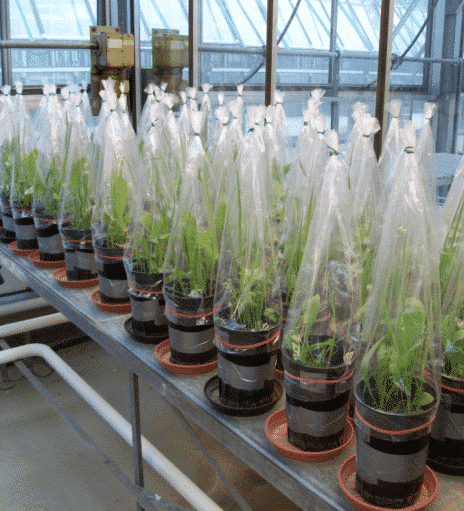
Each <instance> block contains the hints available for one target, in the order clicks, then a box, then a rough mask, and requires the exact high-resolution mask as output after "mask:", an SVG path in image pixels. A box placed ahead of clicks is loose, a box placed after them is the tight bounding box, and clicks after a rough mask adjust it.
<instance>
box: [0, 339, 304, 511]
mask: <svg viewBox="0 0 464 511" xmlns="http://www.w3.org/2000/svg"><path fill="white" fill-rule="evenodd" d="M43 341H44V342H46V340H45V339H44V340H43ZM58 354H59V355H60V356H61V357H62V358H63V359H64V360H65V361H66V363H68V364H69V365H70V366H71V367H72V368H73V369H74V370H75V371H76V372H77V373H78V374H79V375H80V376H81V377H82V378H83V379H84V380H85V381H86V382H87V383H89V384H90V385H91V386H92V387H93V388H94V389H95V390H96V391H97V392H98V393H100V394H101V396H102V397H103V398H104V399H106V400H107V401H108V402H109V403H110V404H111V405H112V406H113V407H114V408H115V409H116V410H117V411H118V412H119V413H121V414H122V415H123V416H124V417H126V418H127V419H128V420H130V407H129V373H128V371H127V369H126V368H125V367H124V366H123V365H122V364H121V363H119V362H118V361H117V360H116V359H114V358H113V357H112V356H111V355H109V354H108V353H107V352H106V351H105V350H104V349H103V348H101V347H99V346H98V345H97V344H96V343H95V342H93V341H92V340H88V341H85V342H82V343H79V344H77V345H75V346H72V347H68V348H64V349H62V350H60V351H59V352H58ZM32 362H33V365H32V366H31V365H29V367H32V369H33V371H34V373H35V374H37V375H39V380H40V381H41V383H42V384H43V385H44V386H45V387H46V388H47V389H48V390H49V391H50V392H51V394H52V395H53V396H54V397H55V398H56V399H57V400H58V402H59V403H60V404H61V405H62V406H63V407H64V408H65V410H66V411H67V412H68V413H69V414H70V415H71V416H72V417H73V418H74V419H75V420H76V421H77V422H78V423H79V424H80V425H81V426H82V427H83V429H84V430H85V431H86V432H87V433H88V434H89V435H90V436H91V437H92V438H93V440H95V441H96V442H97V444H98V445H99V446H100V448H101V449H103V450H104V451H105V452H106V454H108V455H109V456H110V457H111V458H112V459H113V460H114V461H115V462H116V463H117V464H118V465H119V467H120V468H121V469H122V470H123V471H124V472H125V473H126V474H127V475H128V476H129V477H131V478H132V477H133V464H132V450H131V448H130V447H129V446H128V445H127V444H126V443H125V442H124V441H123V440H122V439H121V438H120V437H119V436H118V435H117V434H116V433H114V431H113V430H112V429H111V428H110V427H109V426H108V425H107V424H106V423H105V422H104V421H103V420H102V419H101V418H100V417H99V416H98V415H97V414H96V413H95V412H94V411H93V410H92V409H91V408H90V407H89V406H88V405H87V404H85V403H84V401H83V400H82V399H81V398H80V397H79V396H78V395H77V394H76V393H75V392H74V391H73V390H72V389H71V388H70V387H69V386H68V385H67V384H66V383H64V382H63V380H62V379H61V378H60V377H59V376H58V375H57V374H56V373H52V374H49V375H47V374H48V373H49V372H50V371H49V369H48V367H47V366H46V365H45V364H44V363H43V362H41V361H40V360H36V359H32ZM8 377H9V379H10V380H15V382H14V384H7V383H5V382H4V381H3V382H2V383H0V389H1V392H0V399H1V407H2V420H1V428H0V452H1V456H0V472H1V474H2V477H1V478H0V510H2V511H3V510H4V511H110V510H111V511H129V510H132V509H134V510H135V509H136V506H135V500H134V499H133V498H132V497H131V496H130V495H129V494H128V493H126V491H125V489H124V488H123V487H122V486H120V484H119V483H118V482H117V481H116V479H115V478H114V476H113V475H112V474H111V473H110V472H109V471H108V470H107V469H106V468H105V467H104V466H103V465H102V464H101V462H100V461H99V460H98V459H97V458H96V457H95V455H94V454H93V453H92V452H91V451H90V450H89V449H88V448H87V447H86V446H85V445H84V444H83V443H82V442H81V440H80V438H79V437H78V436H77V435H76V434H75V432H74V431H73V430H72V429H71V428H70V427H69V426H68V425H67V424H66V423H65V422H64V421H63V420H62V419H61V418H60V417H59V415H58V414H57V413H56V412H55V410H54V409H53V408H52V407H51V406H50V405H49V404H48V403H47V401H45V399H44V398H42V396H40V394H38V392H37V391H36V390H35V389H34V388H33V387H32V386H31V384H30V383H29V382H28V381H27V380H25V379H24V378H22V376H21V373H19V371H18V370H17V369H16V368H15V367H14V366H9V367H8ZM9 387H11V388H9ZM140 400H141V407H142V408H141V413H142V419H141V421H142V434H143V435H144V436H145V437H146V438H147V439H148V440H149V441H150V442H152V443H153V445H154V446H155V447H157V448H158V449H159V450H160V451H161V452H162V453H163V454H164V455H165V456H167V457H168V458H169V459H170V460H171V461H172V462H173V463H174V464H176V465H177V466H178V467H179V468H180V469H181V470H182V471H183V472H184V473H185V474H187V475H188V476H189V477H190V478H191V479H192V480H193V481H194V482H195V483H196V484H197V485H198V486H200V487H201V488H202V489H203V491H205V492H206V493H207V494H208V495H210V496H211V497H212V498H213V499H214V500H215V501H216V502H217V503H218V504H219V505H220V506H221V507H222V508H223V509H224V511H235V510H237V509H238V507H237V505H236V504H235V503H234V501H233V500H232V498H231V497H230V496H229V494H228V493H227V491H226V490H225V488H224V486H223V485H222V484H221V483H220V482H218V480H217V478H216V477H215V475H214V473H213V472H212V470H211V468H210V467H209V465H208V464H207V462H206V461H204V459H202V457H201V455H200V454H199V453H198V451H197V449H196V447H195V446H194V445H193V442H192V440H191V439H190V437H188V436H187V435H186V434H185V433H184V430H183V429H182V427H181V425H180V424H179V423H178V422H177V419H176V418H175V417H174V415H173V413H172V412H171V411H170V410H167V409H166V408H165V407H164V406H163V405H164V403H163V400H162V398H161V397H160V396H159V394H158V393H157V392H156V391H155V390H154V389H152V388H150V387H149V386H148V385H146V384H145V383H144V382H143V381H142V380H140ZM193 427H194V429H195V431H196V432H197V434H198V435H199V437H200V438H201V439H202V441H203V442H204V443H205V445H206V446H207V447H208V450H209V452H210V453H211V454H212V455H213V457H214V459H215V460H216V462H217V463H218V464H219V465H220V466H221V468H222V469H223V471H224V472H225V473H226V474H227V475H228V477H229V479H230V480H231V481H232V482H233V483H234V485H235V487H236V488H237V489H238V490H239V492H240V493H241V494H242V495H243V496H244V498H245V499H246V501H247V502H248V504H249V506H250V507H251V509H252V510H253V511H255V510H256V511H258V510H259V511H271V510H272V511H276V510H280V509H282V510H284V509H285V511H298V509H299V508H297V507H296V506H295V505H294V504H293V503H291V502H290V501H289V500H288V499H287V498H286V497H284V496H283V495H282V494H280V493H279V492H278V491H277V490H275V489H274V488H273V487H272V486H270V485H269V484H268V483H266V482H265V481H264V480H263V479H262V478H261V477H260V476H258V475H257V474H256V473H255V472H253V471H252V470H250V469H249V468H248V467H247V466H246V465H244V464H243V463H242V462H241V461H240V460H238V459H237V458H236V457H234V456H233V455H232V454H231V453H230V452H229V451H227V450H226V449H225V448H224V447H222V445H220V444H219V443H218V442H216V441H215V440H214V439H212V438H211V437H210V436H208V435H207V434H206V433H205V432H203V431H202V430H200V429H198V428H197V427H196V426H193ZM145 487H146V488H147V489H148V490H149V491H151V492H152V493H155V494H158V495H161V496H162V497H164V498H166V499H169V500H171V501H172V502H175V503H177V504H178V505H179V506H182V507H185V508H188V507H189V506H188V504H187V503H186V502H185V501H183V499H182V498H181V497H179V496H178V495H177V493H176V492H175V491H174V490H173V489H172V488H171V487H170V486H169V485H168V484H167V483H165V482H164V481H163V480H162V479H161V478H160V477H158V476H157V474H156V473H154V471H153V470H152V469H151V468H150V467H147V466H145Z"/></svg>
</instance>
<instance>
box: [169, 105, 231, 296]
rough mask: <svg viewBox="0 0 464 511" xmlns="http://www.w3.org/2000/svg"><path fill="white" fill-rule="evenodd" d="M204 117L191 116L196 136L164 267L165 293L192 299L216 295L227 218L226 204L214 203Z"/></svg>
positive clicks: (199, 114)
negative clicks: (221, 240) (203, 143)
mask: <svg viewBox="0 0 464 511" xmlns="http://www.w3.org/2000/svg"><path fill="white" fill-rule="evenodd" d="M202 116H203V113H202V112H199V111H194V112H191V121H192V129H193V131H194V133H195V135H194V136H193V137H192V139H191V142H190V145H189V150H188V157H187V162H186V168H185V172H184V176H183V179H182V184H181V190H180V197H179V203H178V206H177V208H176V212H175V215H174V219H173V224H172V230H171V236H170V239H169V245H168V248H167V254H166V260H165V266H164V279H165V289H167V290H168V291H169V293H174V294H176V295H179V296H183V297H189V298H197V297H206V296H211V295H212V294H213V293H214V287H215V279H216V266H217V259H218V255H219V241H220V236H221V233H222V225H223V223H224V220H223V219H224V214H225V204H216V205H214V204H213V202H212V199H211V193H210V190H211V189H212V188H213V187H214V184H213V183H212V181H211V172H210V169H209V167H210V162H209V160H208V158H207V155H206V153H205V150H204V148H203V145H202V142H201V138H200V130H201V125H202Z"/></svg>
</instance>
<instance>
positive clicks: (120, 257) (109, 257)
mask: <svg viewBox="0 0 464 511" xmlns="http://www.w3.org/2000/svg"><path fill="white" fill-rule="evenodd" d="M94 252H95V255H96V256H98V257H103V258H104V259H117V260H118V261H122V260H123V257H124V256H122V255H121V256H107V255H103V254H99V253H98V251H97V250H95V251H94Z"/></svg>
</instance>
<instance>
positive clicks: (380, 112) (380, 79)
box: [374, 0, 394, 158]
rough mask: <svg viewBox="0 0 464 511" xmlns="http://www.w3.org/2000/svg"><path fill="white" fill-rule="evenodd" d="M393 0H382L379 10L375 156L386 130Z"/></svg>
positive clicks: (378, 152) (377, 153)
mask: <svg viewBox="0 0 464 511" xmlns="http://www.w3.org/2000/svg"><path fill="white" fill-rule="evenodd" d="M393 7H394V0H382V7H381V11H380V34H379V57H378V60H377V94H376V102H375V116H376V117H377V119H378V120H379V124H380V130H379V131H378V132H377V133H376V134H375V135H374V149H375V154H376V155H377V158H378V157H379V156H380V153H381V151H382V143H383V140H384V137H385V132H386V125H387V120H386V115H384V114H385V113H386V112H385V105H386V104H387V103H388V96H389V92H390V69H391V48H392V32H393V10H394V9H393Z"/></svg>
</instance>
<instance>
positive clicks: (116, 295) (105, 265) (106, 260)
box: [94, 240, 130, 305]
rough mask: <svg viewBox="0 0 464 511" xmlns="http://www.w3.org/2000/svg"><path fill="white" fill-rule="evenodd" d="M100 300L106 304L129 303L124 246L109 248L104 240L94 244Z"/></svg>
mask: <svg viewBox="0 0 464 511" xmlns="http://www.w3.org/2000/svg"><path fill="white" fill-rule="evenodd" d="M94 251H95V261H96V263H97V272H98V285H99V287H100V300H101V303H104V304H112V305H115V304H122V303H129V302H130V298H129V293H128V289H129V287H128V284H127V274H126V270H125V268H124V262H123V249H122V248H119V247H118V248H107V247H106V246H105V243H104V242H103V241H102V240H96V241H95V244H94Z"/></svg>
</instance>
